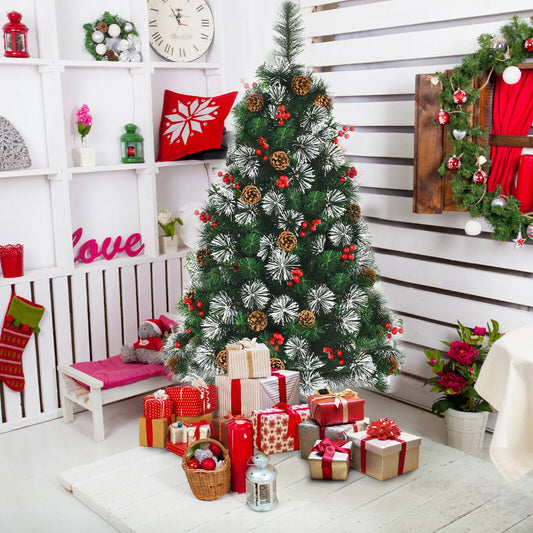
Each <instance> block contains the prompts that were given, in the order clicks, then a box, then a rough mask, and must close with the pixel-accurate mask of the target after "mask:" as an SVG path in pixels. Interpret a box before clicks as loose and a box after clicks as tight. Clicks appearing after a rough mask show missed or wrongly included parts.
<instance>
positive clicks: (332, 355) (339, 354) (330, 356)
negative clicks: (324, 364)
mask: <svg viewBox="0 0 533 533" xmlns="http://www.w3.org/2000/svg"><path fill="white" fill-rule="evenodd" d="M324 353H327V354H328V359H331V360H333V359H335V357H338V358H339V365H340V366H342V365H343V364H344V359H343V357H344V353H343V351H342V350H337V351H335V350H334V349H333V348H328V347H327V346H324Z"/></svg>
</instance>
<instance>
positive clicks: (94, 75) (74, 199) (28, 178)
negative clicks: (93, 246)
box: [0, 0, 223, 287]
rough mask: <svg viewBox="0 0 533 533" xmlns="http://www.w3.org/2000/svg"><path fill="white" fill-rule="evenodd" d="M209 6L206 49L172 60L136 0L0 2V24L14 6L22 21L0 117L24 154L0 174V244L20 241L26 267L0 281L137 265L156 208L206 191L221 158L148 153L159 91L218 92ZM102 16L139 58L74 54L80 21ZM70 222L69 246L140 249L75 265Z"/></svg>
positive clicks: (217, 48) (4, 69) (154, 142)
mask: <svg viewBox="0 0 533 533" xmlns="http://www.w3.org/2000/svg"><path fill="white" fill-rule="evenodd" d="M217 4H218V5H217ZM210 7H211V9H212V11H213V14H214V18H215V24H216V36H215V40H214V42H213V45H212V46H211V48H210V49H209V51H208V52H207V54H205V55H204V56H203V57H201V58H200V59H199V60H197V61H196V62H192V63H173V62H170V61H166V60H164V59H163V58H161V57H160V56H158V55H157V54H156V53H155V52H154V51H153V50H152V49H151V48H150V46H149V39H148V13H147V3H146V0H92V1H91V2H78V1H76V2H73V1H72V0H18V1H17V3H16V6H14V5H13V4H12V3H10V2H7V1H6V0H0V20H3V19H5V20H6V21H7V17H6V15H7V13H8V12H9V11H11V10H13V9H16V10H17V11H19V12H20V13H22V15H23V18H22V22H23V23H24V24H26V25H27V26H28V28H29V33H28V50H29V53H30V57H29V58H27V59H10V58H4V57H2V58H0V72H1V73H2V78H3V79H4V80H10V82H9V83H4V84H2V86H1V87H0V102H3V104H4V105H1V106H0V115H2V116H4V117H5V118H6V119H7V120H9V121H10V122H11V123H12V124H13V125H14V126H15V128H17V130H18V131H19V132H20V133H21V135H22V137H23V138H24V140H25V142H26V144H27V146H28V149H29V152H30V156H31V159H32V167H31V168H29V169H24V170H19V171H5V172H1V171H0V198H1V199H2V206H3V208H2V210H0V244H7V243H22V244H24V262H25V275H24V276H23V277H22V278H3V277H0V287H2V286H6V285H10V284H13V283H19V282H24V281H34V280H38V279H47V278H53V277H58V276H65V275H70V274H73V273H74V272H90V271H91V270H95V271H99V270H102V269H104V268H106V267H111V266H122V265H124V264H142V263H143V262H147V261H149V259H150V258H153V257H155V256H157V255H159V248H158V233H159V229H158V225H157V212H158V210H159V209H160V208H167V209H170V210H171V211H173V212H176V211H177V210H178V209H180V208H181V207H183V206H184V205H185V204H187V203H189V202H200V201H202V200H203V199H204V198H205V196H206V190H207V186H208V185H209V183H210V176H211V175H213V172H214V169H215V167H217V166H220V165H221V163H222V162H221V161H214V160H209V161H207V160H206V161H204V160H201V161H200V160H181V161H174V162H165V163H156V162H155V157H156V155H157V151H158V132H159V122H160V116H161V108H162V102H163V93H164V90H165V89H169V90H173V91H175V92H181V93H186V94H198V95H200V96H211V95H215V94H219V92H218V91H220V90H221V88H222V39H221V35H222V33H221V29H222V19H223V17H222V16H221V13H220V12H219V11H220V9H221V6H220V2H215V1H211V2H210ZM104 11H109V12H110V13H111V14H113V15H117V16H120V17H121V18H124V19H127V20H130V21H131V22H132V23H133V24H134V25H135V29H136V30H137V32H138V33H139V37H140V39H141V42H142V58H143V60H142V62H139V63H120V62H101V61H96V60H95V59H93V58H92V57H91V56H90V54H89V53H88V52H87V51H86V50H85V47H84V40H85V30H84V29H83V24H85V23H87V22H92V21H94V20H97V19H99V18H100V17H102V15H103V13H104ZM82 104H87V105H88V106H89V108H90V110H91V114H92V116H93V126H92V129H91V132H90V133H89V136H88V140H89V144H90V145H91V146H94V147H95V148H96V152H97V165H96V166H95V167H79V166H77V161H76V158H75V149H76V148H77V147H79V146H80V138H79V135H78V133H77V131H76V125H75V111H76V110H77V109H78V108H79V107H80V106H81V105H82ZM129 122H133V123H134V124H136V125H137V127H138V130H137V131H138V132H139V133H140V134H141V135H142V136H143V138H144V152H145V154H144V155H145V163H142V164H130V165H128V164H123V163H121V161H120V141H119V139H120V136H121V135H122V133H124V129H123V126H124V125H125V124H127V123H129ZM14 184H16V186H14ZM80 227H81V228H83V237H82V239H81V241H80V243H79V244H81V243H82V242H85V241H86V240H88V239H95V240H96V242H97V243H101V242H102V241H103V240H104V239H105V238H106V237H108V236H109V237H111V238H115V237H117V236H123V237H127V236H128V235H131V234H132V233H140V234H141V236H142V242H143V243H144V245H145V247H144V250H143V254H142V255H139V256H137V257H135V258H129V257H127V256H123V254H121V255H117V256H116V257H115V258H114V259H112V260H110V261H105V260H99V261H94V262H93V263H91V264H88V265H87V264H79V263H76V264H74V253H73V247H72V233H73V232H74V231H75V230H76V229H78V228H80ZM183 253H184V252H180V253H178V254H176V257H181V256H182V255H183Z"/></svg>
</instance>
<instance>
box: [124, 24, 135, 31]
mask: <svg viewBox="0 0 533 533" xmlns="http://www.w3.org/2000/svg"><path fill="white" fill-rule="evenodd" d="M124 31H125V32H126V33H130V32H132V31H133V24H132V23H131V22H126V24H124Z"/></svg>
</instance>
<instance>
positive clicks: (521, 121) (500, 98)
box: [488, 70, 533, 195]
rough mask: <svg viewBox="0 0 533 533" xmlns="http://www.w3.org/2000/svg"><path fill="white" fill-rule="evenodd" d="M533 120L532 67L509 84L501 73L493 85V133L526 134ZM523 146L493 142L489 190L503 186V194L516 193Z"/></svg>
mask: <svg viewBox="0 0 533 533" xmlns="http://www.w3.org/2000/svg"><path fill="white" fill-rule="evenodd" d="M532 122H533V70H523V71H522V76H521V78H520V80H519V81H518V83H515V84H513V85H509V84H508V83H505V82H504V81H503V78H502V77H501V76H499V77H498V78H497V80H496V86H495V88H494V104H493V109H492V124H493V125H492V133H493V134H494V135H527V133H528V131H529V129H530V128H531V124H532ZM521 153H522V148H519V147H513V146H493V147H492V148H491V152H490V159H491V171H490V176H489V180H488V190H489V191H490V192H492V191H494V190H495V189H496V187H497V186H498V185H501V186H502V193H503V194H504V195H508V194H513V195H514V194H515V186H514V183H513V178H514V176H515V172H516V169H517V167H518V162H519V160H520V154H521Z"/></svg>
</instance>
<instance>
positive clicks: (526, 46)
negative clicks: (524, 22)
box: [524, 37, 533, 54]
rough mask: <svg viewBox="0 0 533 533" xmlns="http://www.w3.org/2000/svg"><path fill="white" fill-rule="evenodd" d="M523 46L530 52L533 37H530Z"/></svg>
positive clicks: (532, 49)
mask: <svg viewBox="0 0 533 533" xmlns="http://www.w3.org/2000/svg"><path fill="white" fill-rule="evenodd" d="M524 48H525V49H526V50H527V51H528V52H529V53H530V54H531V53H532V52H533V37H530V38H529V39H527V40H526V42H525V43H524Z"/></svg>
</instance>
